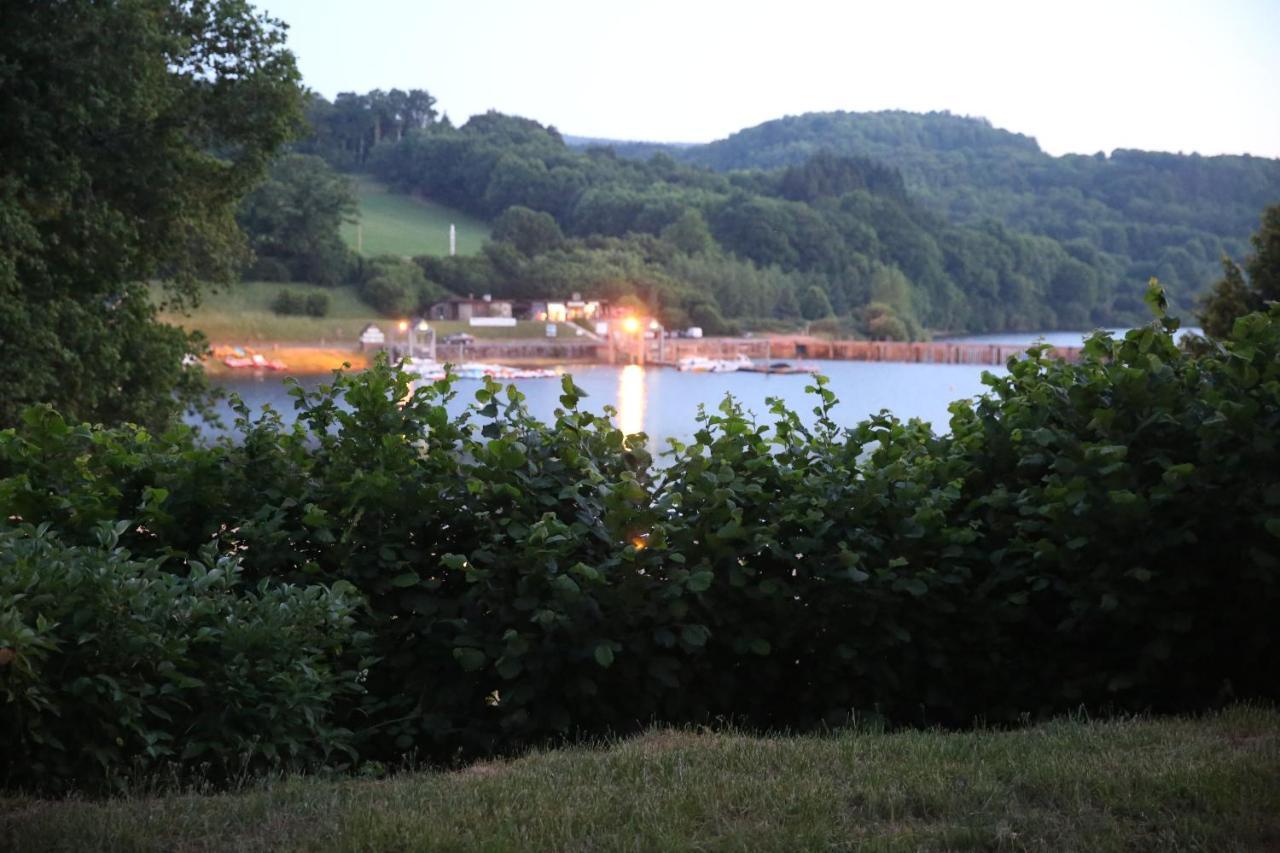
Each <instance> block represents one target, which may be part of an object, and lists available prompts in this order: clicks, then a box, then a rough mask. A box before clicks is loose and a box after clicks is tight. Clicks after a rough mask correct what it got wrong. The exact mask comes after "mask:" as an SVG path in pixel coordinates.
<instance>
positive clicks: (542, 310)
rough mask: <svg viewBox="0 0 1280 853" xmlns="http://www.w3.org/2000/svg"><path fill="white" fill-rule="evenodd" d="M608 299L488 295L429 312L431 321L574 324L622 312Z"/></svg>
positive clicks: (439, 305) (436, 306) (449, 302)
mask: <svg viewBox="0 0 1280 853" xmlns="http://www.w3.org/2000/svg"><path fill="white" fill-rule="evenodd" d="M621 310H623V309H621V308H620V307H618V306H611V305H610V304H609V302H608V301H607V300H604V299H583V298H581V297H580V296H579V295H578V294H576V293H575V294H574V295H573V298H571V299H519V300H516V299H494V298H493V297H491V296H489V295H488V294H485V296H483V297H481V298H480V299H476V298H474V297H466V298H463V297H455V298H453V299H446V300H444V301H442V302H437V303H435V304H434V305H432V306H431V309H430V311H429V312H428V313H427V317H428V319H431V320H453V321H460V322H464V323H465V322H469V321H470V320H472V319H514V320H530V321H533V322H538V323H572V322H575V321H578V320H582V321H586V322H599V321H603V320H608V319H610V318H611V317H613V316H615V315H617V313H618V311H621Z"/></svg>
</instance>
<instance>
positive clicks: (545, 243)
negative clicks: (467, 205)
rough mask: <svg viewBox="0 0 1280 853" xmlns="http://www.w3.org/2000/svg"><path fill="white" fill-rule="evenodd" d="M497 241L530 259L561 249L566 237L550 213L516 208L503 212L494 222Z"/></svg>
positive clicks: (494, 233) (494, 234)
mask: <svg viewBox="0 0 1280 853" xmlns="http://www.w3.org/2000/svg"><path fill="white" fill-rule="evenodd" d="M493 239H495V240H498V241H500V242H504V243H510V244H511V245H512V246H515V247H516V249H517V250H518V251H519V252H520V253H521V254H522V255H525V256H526V257H533V256H534V255H540V254H542V253H543V252H549V251H551V250H552V249H555V248H558V247H559V246H560V244H561V243H563V242H564V234H563V233H561V231H560V226H559V225H557V224H556V220H555V217H553V216H552V215H551V214H549V213H543V212H541V211H537V210H530V209H529V208H527V207H521V206H519V205H516V206H515V207H509V208H507V209H506V210H505V211H503V213H502V215H501V216H499V217H498V218H497V219H496V220H494V223H493Z"/></svg>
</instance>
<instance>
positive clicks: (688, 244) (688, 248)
mask: <svg viewBox="0 0 1280 853" xmlns="http://www.w3.org/2000/svg"><path fill="white" fill-rule="evenodd" d="M662 239H663V240H666V241H667V242H668V243H670V244H671V245H672V246H673V247H674V248H675V249H676V250H677V251H680V252H684V253H685V254H686V255H698V254H701V253H702V252H706V251H709V250H710V249H711V248H712V247H713V246H715V239H714V238H713V237H712V236H711V229H710V228H709V227H707V220H706V219H704V218H703V216H702V214H701V213H700V212H699V211H698V209H697V208H696V207H690V208H687V209H686V210H685V211H684V212H683V213H681V214H680V216H679V218H677V219H676V221H675V222H672V223H671V224H670V225H668V226H667V227H666V228H663V229H662Z"/></svg>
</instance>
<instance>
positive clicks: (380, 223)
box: [342, 175, 489, 257]
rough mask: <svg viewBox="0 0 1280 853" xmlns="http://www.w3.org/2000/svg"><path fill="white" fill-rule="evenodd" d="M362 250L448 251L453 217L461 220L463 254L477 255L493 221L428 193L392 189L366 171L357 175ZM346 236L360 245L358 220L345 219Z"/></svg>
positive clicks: (460, 249) (374, 252)
mask: <svg viewBox="0 0 1280 853" xmlns="http://www.w3.org/2000/svg"><path fill="white" fill-rule="evenodd" d="M354 180H355V181H356V192H357V194H358V196H359V199H360V224H361V231H362V241H361V247H362V248H361V252H362V254H364V255H365V256H366V257H372V256H374V255H402V256H405V257H412V256H414V255H447V254H449V223H453V224H454V225H455V226H457V230H458V254H459V255H474V254H475V253H476V252H478V251H480V247H481V246H482V245H483V244H484V241H485V240H488V239H489V226H488V225H487V224H485V223H484V222H482V221H481V220H479V219H476V218H475V217H474V216H471V215H469V214H466V213H463V212H462V211H460V210H454V209H453V208H449V207H445V206H444V205H441V204H436V203H435V202H431V201H426V200H425V199H420V198H414V197H413V196H408V195H403V194H400V193H393V192H391V191H390V190H388V189H387V187H386V186H385V185H384V184H382V183H380V182H378V181H376V180H374V179H373V178H370V177H367V176H363V175H362V176H358V177H356V178H354ZM342 239H343V240H345V241H346V242H347V245H349V246H351V248H353V249H354V248H356V244H357V241H356V226H355V225H343V226H342Z"/></svg>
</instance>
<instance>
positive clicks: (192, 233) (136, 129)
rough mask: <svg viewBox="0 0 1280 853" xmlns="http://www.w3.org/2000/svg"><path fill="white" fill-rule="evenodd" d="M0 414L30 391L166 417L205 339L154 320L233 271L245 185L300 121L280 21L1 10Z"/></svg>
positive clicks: (123, 412) (111, 8) (69, 402)
mask: <svg viewBox="0 0 1280 853" xmlns="http://www.w3.org/2000/svg"><path fill="white" fill-rule="evenodd" d="M0 57H3V61H0V115H3V116H4V120H3V122H0V329H2V330H3V334H2V335H0V363H3V364H4V365H5V370H4V371H3V373H0V425H2V424H7V423H13V422H14V421H15V420H16V419H17V417H18V413H19V411H20V410H21V409H22V408H23V407H24V406H26V405H28V404H30V403H34V402H50V403H53V404H54V405H56V406H58V407H59V408H61V409H62V410H63V411H64V412H66V413H68V414H70V415H72V416H73V417H76V418H80V419H87V420H100V421H118V420H125V419H130V420H137V421H140V422H145V423H150V424H153V425H161V424H163V423H166V422H167V421H168V420H169V419H170V418H171V417H173V416H174V415H175V414H176V412H177V411H178V410H179V409H180V403H179V402H178V401H177V400H175V391H180V392H183V393H185V392H189V391H191V390H192V385H193V383H194V382H195V381H196V380H197V377H198V372H197V371H193V370H190V369H186V368H184V367H183V365H182V362H183V358H184V356H185V355H187V354H189V353H190V352H192V351H193V350H194V349H195V348H196V347H197V346H198V345H199V342H198V341H197V340H196V339H195V338H193V337H192V336H189V335H188V334H186V333H184V332H183V331H181V330H179V329H176V328H172V327H168V326H163V325H160V324H159V323H157V321H156V312H155V308H154V307H153V305H152V300H151V294H150V292H149V290H148V288H147V286H146V285H145V284H144V282H146V281H148V280H153V279H160V280H163V281H164V282H165V283H166V287H165V290H164V293H165V294H166V299H167V301H168V302H169V303H170V304H171V305H173V306H176V307H182V306H183V305H186V304H189V303H191V302H193V301H194V300H195V299H197V298H198V294H199V282H201V281H210V280H212V281H220V282H230V281H231V280H232V279H233V278H234V275H235V272H236V271H237V268H238V266H239V265H240V264H241V263H243V261H244V260H245V258H246V254H247V252H246V248H245V244H244V237H243V235H242V234H241V232H240V230H239V228H238V227H237V226H236V222H235V217H234V214H235V210H236V206H237V204H238V202H239V200H240V198H241V197H242V196H243V195H244V194H245V193H246V192H247V191H248V190H249V189H250V188H252V187H253V186H254V185H255V184H256V183H257V182H258V181H259V180H260V179H261V177H262V174H263V172H264V171H265V169H266V166H267V164H268V163H269V162H270V160H271V157H272V156H273V155H274V153H275V151H276V150H277V149H278V148H279V147H280V145H281V144H283V143H284V142H285V141H286V140H287V139H288V138H289V137H290V135H291V134H292V133H293V132H294V130H295V128H296V126H297V123H298V119H299V116H300V104H301V90H300V88H299V85H298V73H297V70H296V68H295V66H294V59H293V56H292V54H290V53H289V52H288V51H287V50H286V49H285V47H284V29H283V26H282V25H281V24H279V23H278V22H276V21H273V20H272V19H270V18H267V17H265V16H263V15H260V14H258V13H257V12H256V11H254V9H253V8H252V7H251V6H249V5H248V4H247V3H244V2H241V0H211V1H210V2H198V1H197V0H181V1H180V2H179V0H173V2H166V0H133V2H127V3H126V2H121V3H95V2H89V0H68V2H62V3H46V2H39V0H15V2H8V3H6V4H5V6H4V11H3V13H2V14H0Z"/></svg>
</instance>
